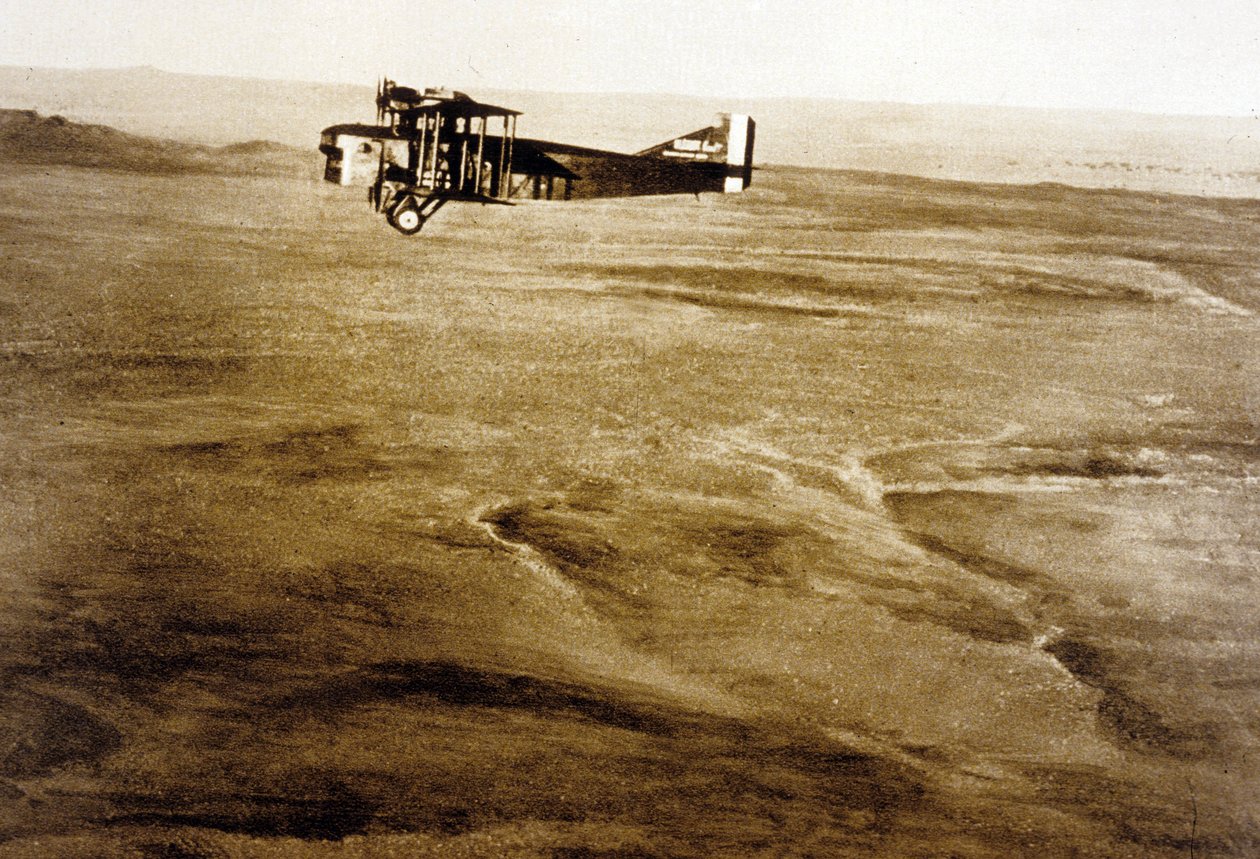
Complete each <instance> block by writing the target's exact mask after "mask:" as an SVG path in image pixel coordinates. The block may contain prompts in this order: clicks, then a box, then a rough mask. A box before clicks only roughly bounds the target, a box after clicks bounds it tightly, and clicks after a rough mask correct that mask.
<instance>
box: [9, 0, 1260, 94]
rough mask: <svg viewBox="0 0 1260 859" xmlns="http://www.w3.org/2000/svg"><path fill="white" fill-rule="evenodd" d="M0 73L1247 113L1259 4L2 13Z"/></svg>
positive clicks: (138, 3)
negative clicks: (138, 69)
mask: <svg viewBox="0 0 1260 859" xmlns="http://www.w3.org/2000/svg"><path fill="white" fill-rule="evenodd" d="M0 65H19V66H20V65H26V66H54V67H65V68H95V67H120V66H137V65H150V66H156V67H158V68H161V69H164V70H167V71H173V72H190V73H197V74H215V75H236V76H243V77H262V78H280V79H294V80H309V81H326V82H343V83H357V84H366V85H372V84H373V82H374V81H375V79H376V77H377V75H380V74H387V75H389V76H391V77H393V78H395V79H397V80H400V81H405V82H408V83H412V84H414V85H419V86H429V85H445V86H450V87H455V88H457V89H465V90H472V91H476V90H478V89H490V88H496V89H497V88H504V89H527V90H541V91H561V92H565V91H567V92H651V93H681V94H690V95H704V96H723V97H737V96H747V97H758V96H801V97H815V98H841V99H860V100H870V101H903V102H954V103H970V104H996V105H1027V106H1035V107H1080V108H1121V109H1128V110H1138V111H1146V112H1152V113H1202V114H1226V115H1238V116H1243V115H1260V0H1198V2H1194V0H1092V2H1085V0H984V2H975V1H974V0H825V2H818V0H781V2H779V0H727V2H719V0H651V2H647V0H644V2H611V0H520V2H511V0H413V1H412V2H399V1H398V0H340V2H330V0H256V2H244V0H215V2H205V0H183V2H179V0H125V2H123V0H118V2H87V1H86V0H0Z"/></svg>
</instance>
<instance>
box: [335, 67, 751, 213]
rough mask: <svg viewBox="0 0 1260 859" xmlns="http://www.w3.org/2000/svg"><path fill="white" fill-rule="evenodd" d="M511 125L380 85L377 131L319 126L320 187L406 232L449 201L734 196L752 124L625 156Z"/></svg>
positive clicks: (491, 109)
mask: <svg viewBox="0 0 1260 859" xmlns="http://www.w3.org/2000/svg"><path fill="white" fill-rule="evenodd" d="M518 116H520V111H516V110H511V109H509V108H506V107H498V106H496V105H492V104H485V103H482V102H479V101H474V100H473V99H471V98H469V97H468V96H467V95H465V94H463V93H461V92H451V91H447V90H443V89H426V90H424V91H420V90H416V89H413V88H411V87H406V86H399V85H398V84H397V83H395V82H394V81H391V80H383V81H381V82H380V83H379V84H378V85H377V91H376V124H375V125H361V124H356V123H344V124H341V125H333V126H329V127H328V128H325V129H324V131H323V133H322V135H321V138H320V147H319V148H320V151H321V152H322V153H323V154H324V155H325V157H326V161H325V166H324V178H325V179H326V180H327V181H329V182H333V183H336V184H338V185H350V186H353V185H367V186H368V201H369V203H370V204H371V205H372V207H373V208H374V209H375V210H376V211H377V212H379V213H383V214H384V215H385V218H386V220H387V221H388V222H389V224H390V225H391V226H392V227H394V229H396V230H398V231H399V232H401V233H404V234H406V235H414V234H416V233H418V232H420V229H421V228H422V227H423V226H424V225H425V223H426V222H427V221H428V220H429V218H431V217H433V215H435V214H436V213H437V211H438V210H439V209H441V208H442V207H443V206H444V205H446V204H447V203H450V202H469V203H481V204H493V205H504V206H510V205H514V202H515V201H519V200H581V199H591V198H595V197H630V196H641V195H652V194H699V193H701V192H705V191H714V192H719V193H730V192H736V191H742V190H744V189H745V188H747V187H748V185H749V183H750V182H751V181H752V155H753V143H754V135H755V131H756V123H754V122H753V120H752V119H751V118H750V117H748V116H746V115H742V114H719V115H718V120H717V124H715V125H711V126H709V127H707V128H702V129H699V130H698V131H693V132H691V133H689V134H684V135H681V136H679V137H674V138H671V139H669V140H667V141H665V142H664V143H660V144H658V145H656V146H652V147H649V148H648V149H644V150H643V151H641V152H636V153H633V154H626V153H620V152H609V151H606V150H602V149H590V148H586V147H582V146H571V145H568V144H563V143H553V142H550V141H545V140H530V139H527V138H518V137H517V136H516V120H517V117H518Z"/></svg>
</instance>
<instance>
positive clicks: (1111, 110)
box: [0, 63, 1260, 120]
mask: <svg viewBox="0 0 1260 859" xmlns="http://www.w3.org/2000/svg"><path fill="white" fill-rule="evenodd" d="M0 69H26V70H28V71H36V70H38V71H53V72H78V73H94V72H127V71H148V72H157V73H159V74H163V75H172V76H177V77H190V78H210V79H219V80H238V81H259V82H263V83H281V84H297V85H305V86H327V87H362V88H364V89H371V88H372V86H371V85H370V84H366V83H351V82H346V81H315V80H307V79H302V78H268V77H259V76H257V75H231V74H209V73H206V72H181V71H171V70H170V69H164V68H161V67H159V66H154V65H151V64H148V63H139V64H136V65H133V66H78V67H74V66H43V65H28V64H26V63H0ZM460 86H467V84H461V85H460ZM481 89H484V90H489V91H492V92H520V93H531V94H536V95H561V96H563V95H574V96H610V97H616V96H649V97H653V98H677V99H692V100H708V101H713V100H742V101H762V102H772V101H801V102H809V101H814V102H831V103H842V104H869V105H890V106H898V107H945V108H967V107H970V108H981V109H984V110H1010V111H1041V112H1049V113H1074V114H1100V113H1102V114H1117V113H1119V114H1129V115H1134V116H1147V117H1164V118H1169V119H1230V120H1240V119H1255V120H1260V111H1255V110H1253V111H1252V112H1251V113H1238V114H1233V113H1179V112H1172V113H1168V112H1165V113H1157V112H1154V111H1149V110H1139V109H1137V108H1131V107H1065V106H1061V105H1059V106H1049V105H1031V104H993V103H984V102H962V101H958V102H955V101H901V100H893V99H864V98H851V97H842V96H820V95H782V94H780V95H704V94H697V93H679V92H652V91H645V90H550V89H530V88H528V87H503V86H485V87H481Z"/></svg>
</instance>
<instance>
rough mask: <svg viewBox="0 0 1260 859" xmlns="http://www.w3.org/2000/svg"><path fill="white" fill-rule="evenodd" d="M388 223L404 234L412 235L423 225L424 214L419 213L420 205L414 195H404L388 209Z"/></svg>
mask: <svg viewBox="0 0 1260 859" xmlns="http://www.w3.org/2000/svg"><path fill="white" fill-rule="evenodd" d="M386 220H387V221H389V225H390V226H391V227H393V228H394V229H396V230H398V232H400V233H402V234H403V235H404V236H414V235H415V234H416V233H418V232H420V229H421V228H422V227H423V226H424V216H423V215H421V214H420V206H419V205H417V204H416V201H415V198H414V197H405V198H403V199H402V200H400V201H399V202H398V205H396V206H394V207H393V208H391V209H390V210H389V214H388V215H387V216H386Z"/></svg>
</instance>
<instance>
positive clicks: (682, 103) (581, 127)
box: [0, 67, 1260, 197]
mask: <svg viewBox="0 0 1260 859" xmlns="http://www.w3.org/2000/svg"><path fill="white" fill-rule="evenodd" d="M396 76H397V77H400V78H402V79H403V80H404V82H406V83H411V84H414V85H418V86H426V85H443V84H446V85H450V86H452V87H454V88H457V89H463V90H466V91H467V92H469V94H470V95H472V96H473V97H474V98H481V99H484V100H487V101H493V102H496V103H502V104H507V105H510V106H513V107H516V108H518V109H520V110H523V111H524V112H525V113H524V115H523V116H522V117H521V120H520V133H521V135H523V136H528V137H541V138H545V139H555V140H562V141H565V142H572V143H579V144H586V145H591V146H600V147H606V148H610V149H618V150H623V151H636V150H638V149H642V148H645V147H647V146H649V145H652V144H654V143H657V142H660V141H662V140H665V139H667V138H668V137H670V136H671V135H675V134H678V133H681V132H684V131H690V130H692V129H694V128H699V127H702V126H704V125H707V124H709V122H710V120H711V119H712V115H713V114H714V113H715V112H717V111H719V110H731V111H743V112H747V113H750V114H752V115H753V116H754V117H755V118H756V119H757V121H758V130H757V160H758V161H759V162H760V163H763V164H766V163H770V164H794V165H801V166H807V167H828V168H845V169H858V170H872V171H879V172H891V173H904V174H910V175H918V176H927V177H935V178H945V179H967V180H975V181H989V182H1042V181H1053V182H1062V183H1065V184H1070V185H1080V186H1085V187H1124V188H1135V189H1142V190H1160V191H1174V192H1179V193H1192V194H1211V195H1229V196H1246V197H1260V120H1258V119H1255V118H1236V117H1187V116H1154V115H1148V114H1139V113H1126V112H1121V111H1111V112H1102V111H1097V112H1088V111H1070V110H1036V109H1025V108H997V107H976V106H963V105H912V104H887V103H873V102H853V101H832V100H822V99H787V98H781V99H714V98H701V97H694V96H665V95H636V94H603V95H592V94H560V93H540V92H528V91H519V92H518V91H503V90H492V89H480V88H478V87H477V86H476V85H475V82H468V81H425V80H419V79H412V78H408V77H405V76H404V75H403V74H402V72H401V71H398V72H397V73H396ZM365 83H366V84H367V85H365V86H351V85H340V84H312V83H299V82H291V81H271V80H255V79H249V78H227V77H207V76H197V75H183V74H173V73H170V72H164V71H160V70H157V69H153V68H147V67H140V68H127V69H107V70H84V71H75V70H66V69H38V68H37V69H29V68H22V67H0V106H9V107H14V108H33V109H35V110H38V111H40V112H42V113H45V114H60V115H63V116H66V117H68V118H70V119H74V120H77V121H80V122H87V123H105V124H108V125H111V126H114V127H117V128H119V129H122V130H123V131H126V132H131V133H135V134H146V135H154V136H158V137H164V138H171V139H176V140H181V141H185V142H196V143H201V144H226V143H232V142H235V141H239V140H251V139H268V140H276V141H280V142H282V143H286V144H289V145H291V146H295V147H301V148H303V149H306V150H313V149H314V147H315V145H316V141H317V139H318V135H319V131H320V129H322V128H324V127H325V126H327V125H331V124H333V123H336V122H345V121H354V120H365V119H371V118H372V114H373V107H372V96H373V90H372V86H371V82H365Z"/></svg>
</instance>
